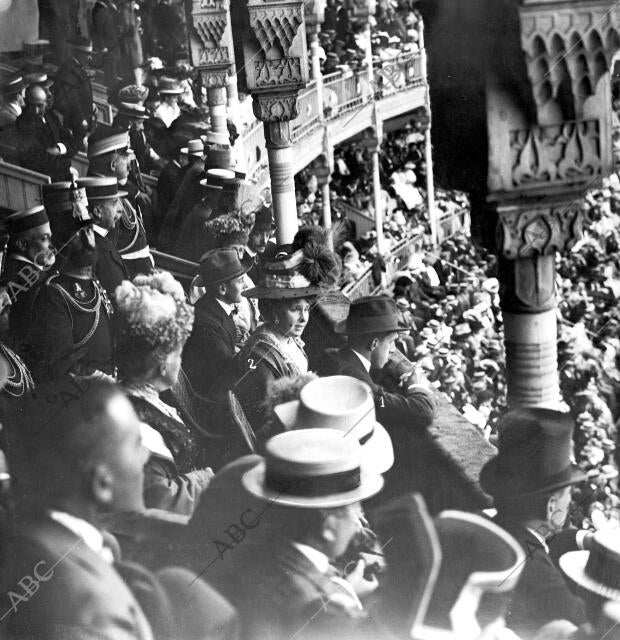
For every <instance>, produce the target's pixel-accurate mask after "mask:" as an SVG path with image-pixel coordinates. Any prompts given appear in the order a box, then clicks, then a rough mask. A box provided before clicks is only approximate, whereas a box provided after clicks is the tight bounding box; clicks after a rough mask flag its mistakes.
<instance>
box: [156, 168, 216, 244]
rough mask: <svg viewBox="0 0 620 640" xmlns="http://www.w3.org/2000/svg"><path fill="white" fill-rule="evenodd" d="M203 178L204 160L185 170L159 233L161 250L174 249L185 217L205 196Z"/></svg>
mask: <svg viewBox="0 0 620 640" xmlns="http://www.w3.org/2000/svg"><path fill="white" fill-rule="evenodd" d="M204 177H205V163H204V160H197V161H196V162H194V163H193V164H192V165H191V166H189V167H188V168H187V169H186V171H185V173H184V175H183V178H182V179H181V183H180V184H179V188H178V189H177V192H176V193H175V195H174V198H173V199H172V202H171V203H170V206H169V207H168V211H167V212H166V214H165V217H164V220H163V223H162V228H161V230H160V232H159V238H158V240H159V244H160V245H161V247H162V249H164V250H166V248H168V249H170V248H172V247H174V245H175V243H176V241H177V239H178V237H179V232H180V230H181V225H182V224H183V220H184V218H185V216H186V215H187V214H188V213H189V212H190V211H191V210H192V208H193V207H194V205H195V204H196V203H197V202H200V200H201V199H202V198H203V196H204V195H205V190H204V189H203V187H202V186H201V185H200V180H202V178H204Z"/></svg>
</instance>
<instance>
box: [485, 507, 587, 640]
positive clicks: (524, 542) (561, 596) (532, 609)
mask: <svg viewBox="0 0 620 640" xmlns="http://www.w3.org/2000/svg"><path fill="white" fill-rule="evenodd" d="M496 523H497V524H499V525H500V526H501V527H502V528H504V529H505V530H506V531H508V533H510V534H511V535H512V536H513V537H514V539H515V540H516V541H517V542H518V543H519V544H520V545H521V546H522V547H523V549H524V550H525V552H526V560H525V564H524V566H523V572H522V573H521V578H520V579H519V583H518V584H517V587H516V588H515V590H514V591H513V592H512V594H511V597H510V603H509V607H508V614H507V615H506V625H507V626H508V627H509V628H510V629H512V630H513V631H514V632H515V633H516V634H517V635H518V636H519V637H523V638H529V637H531V636H532V635H533V634H534V632H535V631H536V630H537V629H538V628H540V627H542V626H543V625H544V624H547V623H548V622H551V621H552V620H569V621H570V622H572V623H573V624H575V625H577V626H579V625H581V624H583V623H584V622H586V616H585V606H584V603H583V601H582V600H581V599H580V598H578V597H577V596H575V595H574V594H573V593H572V592H571V590H570V589H569V588H568V585H567V583H566V581H565V579H564V577H563V575H562V573H561V571H560V569H559V568H558V567H557V566H556V565H555V564H554V563H553V560H552V559H551V557H550V556H549V554H548V553H547V551H546V550H545V548H544V547H543V545H542V544H541V542H540V541H539V540H538V539H537V538H536V536H534V535H533V534H532V533H531V532H530V531H528V530H527V529H526V528H525V527H523V526H522V525H520V524H518V523H514V522H507V521H502V519H501V518H497V519H496Z"/></svg>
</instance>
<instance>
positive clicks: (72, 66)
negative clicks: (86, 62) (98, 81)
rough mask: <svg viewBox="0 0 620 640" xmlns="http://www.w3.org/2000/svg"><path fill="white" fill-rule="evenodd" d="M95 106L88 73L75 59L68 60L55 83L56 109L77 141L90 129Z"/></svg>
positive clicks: (61, 66)
mask: <svg viewBox="0 0 620 640" xmlns="http://www.w3.org/2000/svg"><path fill="white" fill-rule="evenodd" d="M93 106H94V105H93V89H92V84H91V81H90V76H89V75H88V72H87V71H86V69H85V68H84V67H83V66H82V65H81V64H80V63H79V62H78V61H77V60H76V59H75V58H73V57H71V58H67V60H65V61H64V62H63V63H62V64H61V65H60V68H59V69H58V73H57V74H56V79H55V81H54V108H55V109H56V110H57V111H58V112H59V113H61V114H62V115H63V118H64V122H65V124H66V125H67V127H68V128H69V129H71V131H72V132H73V136H74V139H75V140H76V141H77V140H80V139H81V138H83V137H84V135H86V132H87V131H88V130H89V129H90V125H91V121H92V119H93Z"/></svg>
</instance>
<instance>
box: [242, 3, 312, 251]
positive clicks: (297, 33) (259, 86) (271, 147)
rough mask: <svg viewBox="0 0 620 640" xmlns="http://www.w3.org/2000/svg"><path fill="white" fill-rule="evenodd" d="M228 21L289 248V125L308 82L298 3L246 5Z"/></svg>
mask: <svg viewBox="0 0 620 640" xmlns="http://www.w3.org/2000/svg"><path fill="white" fill-rule="evenodd" d="M233 17H234V20H233V30H234V32H235V41H236V42H237V50H236V52H237V59H236V64H237V69H238V72H237V76H238V82H239V88H240V90H242V91H244V92H246V93H251V94H252V98H253V110H254V115H256V117H257V118H258V119H259V120H262V121H263V122H264V126H265V142H266V145H267V157H268V160H269V172H270V178H271V194H272V198H273V212H274V218H275V223H276V239H277V241H278V242H279V243H289V242H291V241H292V239H293V236H294V235H295V232H296V231H297V207H296V202H295V181H294V179H293V166H292V157H293V149H292V147H291V143H292V141H291V127H290V121H291V120H294V119H295V118H296V117H297V115H298V113H297V94H298V92H299V91H300V89H303V88H304V87H305V86H306V84H307V82H308V52H307V48H306V33H305V28H304V9H303V3H302V2H300V1H298V0H276V1H275V2H265V1H263V0H248V2H247V5H243V6H242V5H241V4H240V5H239V7H238V11H235V13H234V16H233Z"/></svg>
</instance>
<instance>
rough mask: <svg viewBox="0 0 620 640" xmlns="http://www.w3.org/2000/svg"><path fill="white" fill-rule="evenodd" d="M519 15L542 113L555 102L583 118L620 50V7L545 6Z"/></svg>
mask: <svg viewBox="0 0 620 640" xmlns="http://www.w3.org/2000/svg"><path fill="white" fill-rule="evenodd" d="M519 11H520V18H521V46H522V48H523V51H524V52H525V54H526V57H525V59H526V64H527V71H528V76H529V78H530V81H531V83H532V95H533V98H534V101H535V103H536V105H537V107H538V109H539V111H540V109H541V108H542V107H543V106H544V105H546V104H547V103H548V102H549V101H552V100H555V101H556V103H557V105H558V107H559V108H561V110H562V111H563V115H564V117H565V118H566V119H569V118H571V117H578V118H579V117H581V116H582V114H583V105H584V102H585V100H586V99H587V98H588V97H589V96H592V95H594V93H595V92H596V87H597V84H598V82H599V80H600V79H601V77H603V76H604V75H605V74H606V73H607V72H608V71H609V68H610V65H611V61H612V58H613V57H614V55H615V53H616V52H617V51H618V50H619V49H620V36H619V32H620V6H619V5H617V4H613V3H612V1H611V0H610V1H609V2H608V4H606V3H605V2H601V3H597V4H596V5H588V6H584V4H583V3H580V4H579V6H578V7H576V6H575V4H574V3H571V2H565V3H564V6H558V5H557V4H554V5H553V7H547V6H545V3H544V1H542V2H541V1H539V2H528V3H526V4H525V6H522V7H521V8H520V10H519ZM567 89H569V90H570V91H569V92H567ZM560 94H562V97H561V98H560Z"/></svg>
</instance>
